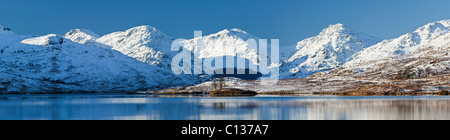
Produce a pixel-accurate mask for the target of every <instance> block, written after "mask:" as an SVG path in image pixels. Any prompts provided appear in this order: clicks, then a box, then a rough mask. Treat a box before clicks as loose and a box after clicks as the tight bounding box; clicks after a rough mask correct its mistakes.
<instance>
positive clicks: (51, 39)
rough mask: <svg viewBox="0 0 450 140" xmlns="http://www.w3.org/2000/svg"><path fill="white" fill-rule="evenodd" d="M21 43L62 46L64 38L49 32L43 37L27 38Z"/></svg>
mask: <svg viewBox="0 0 450 140" xmlns="http://www.w3.org/2000/svg"><path fill="white" fill-rule="evenodd" d="M21 43H23V44H29V45H42V46H48V47H55V46H60V45H61V44H63V43H64V38H63V37H62V36H60V35H56V34H49V35H45V36H41V37H35V38H30V39H25V40H23V41H22V42H21Z"/></svg>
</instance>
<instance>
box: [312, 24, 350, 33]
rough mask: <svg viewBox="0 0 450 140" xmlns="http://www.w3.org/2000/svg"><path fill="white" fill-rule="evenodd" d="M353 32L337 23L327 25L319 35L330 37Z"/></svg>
mask: <svg viewBox="0 0 450 140" xmlns="http://www.w3.org/2000/svg"><path fill="white" fill-rule="evenodd" d="M351 32H353V31H352V30H350V29H349V28H347V27H346V26H345V25H344V24H341V23H338V24H334V25H329V26H328V28H325V29H323V30H322V32H320V35H332V34H343V33H344V34H346V33H351Z"/></svg>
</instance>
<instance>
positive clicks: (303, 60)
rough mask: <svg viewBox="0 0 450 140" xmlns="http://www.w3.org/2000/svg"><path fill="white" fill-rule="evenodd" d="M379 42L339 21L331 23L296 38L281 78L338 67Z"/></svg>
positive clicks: (298, 76) (302, 75)
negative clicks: (298, 40)
mask: <svg viewBox="0 0 450 140" xmlns="http://www.w3.org/2000/svg"><path fill="white" fill-rule="evenodd" d="M378 42H379V40H378V39H376V38H375V37H372V36H369V35H366V34H363V33H357V32H354V31H352V30H350V29H348V28H346V27H345V26H344V25H342V24H336V25H330V26H329V27H328V28H326V29H324V30H323V31H322V32H321V33H320V34H319V35H318V36H315V37H311V38H308V39H305V40H303V41H300V42H298V44H297V46H296V49H297V52H296V53H295V54H294V55H293V56H292V57H290V58H289V59H288V60H285V61H284V63H283V65H282V66H281V73H282V74H281V78H284V79H294V78H302V77H306V76H309V75H311V74H314V73H316V72H320V71H326V70H330V69H334V68H337V67H340V66H341V65H343V64H344V63H346V62H347V61H349V60H351V58H352V56H353V55H354V54H355V53H358V52H359V51H361V50H363V49H364V48H367V47H369V46H371V45H374V44H376V43H378Z"/></svg>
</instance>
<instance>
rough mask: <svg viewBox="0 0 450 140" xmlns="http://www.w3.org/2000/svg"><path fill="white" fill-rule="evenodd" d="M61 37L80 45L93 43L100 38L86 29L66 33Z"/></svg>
mask: <svg viewBox="0 0 450 140" xmlns="http://www.w3.org/2000/svg"><path fill="white" fill-rule="evenodd" d="M63 37H64V38H67V39H70V40H72V41H73V42H77V43H80V44H86V43H87V42H91V41H95V40H97V39H98V38H100V36H99V35H98V34H96V33H94V32H92V31H91V30H87V29H73V30H70V31H69V32H68V33H66V34H65V35H64V36H63Z"/></svg>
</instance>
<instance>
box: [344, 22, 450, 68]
mask: <svg viewBox="0 0 450 140" xmlns="http://www.w3.org/2000/svg"><path fill="white" fill-rule="evenodd" d="M449 31H450V20H442V21H438V22H433V23H429V24H427V25H425V26H422V27H420V28H418V29H417V30H416V31H414V32H412V33H407V34H405V35H402V36H400V37H398V38H395V39H391V40H385V41H383V42H380V43H378V44H376V45H374V46H371V47H369V48H367V49H364V50H363V51H361V52H360V53H358V55H357V56H356V57H355V58H354V60H352V61H350V62H348V63H347V64H345V67H351V66H353V65H357V64H361V63H364V62H367V61H372V60H378V59H382V58H386V57H397V56H399V55H404V54H410V53H412V52H414V51H416V50H417V49H420V48H421V47H422V46H424V45H427V44H428V43H430V42H432V41H433V40H434V39H436V38H437V37H440V36H442V35H444V34H446V33H448V32H449Z"/></svg>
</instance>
